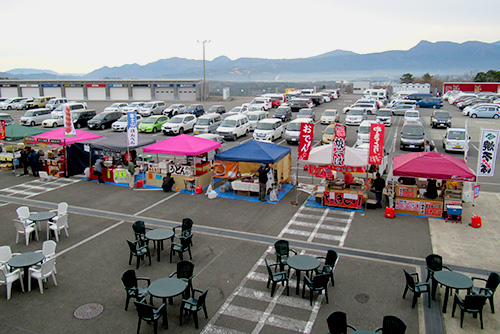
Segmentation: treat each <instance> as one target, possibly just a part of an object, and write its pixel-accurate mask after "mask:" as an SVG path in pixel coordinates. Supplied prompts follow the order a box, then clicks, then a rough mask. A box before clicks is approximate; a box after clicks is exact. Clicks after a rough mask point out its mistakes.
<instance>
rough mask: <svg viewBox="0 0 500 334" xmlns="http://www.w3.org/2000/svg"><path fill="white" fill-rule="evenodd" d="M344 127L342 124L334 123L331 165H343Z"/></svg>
mask: <svg viewBox="0 0 500 334" xmlns="http://www.w3.org/2000/svg"><path fill="white" fill-rule="evenodd" d="M345 137H346V127H345V125H342V124H335V133H334V136H333V166H334V167H341V166H344V153H345Z"/></svg>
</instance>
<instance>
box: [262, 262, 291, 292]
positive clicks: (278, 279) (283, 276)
mask: <svg viewBox="0 0 500 334" xmlns="http://www.w3.org/2000/svg"><path fill="white" fill-rule="evenodd" d="M264 262H265V264H266V268H267V274H268V278H267V288H268V289H269V284H270V283H271V282H272V283H273V285H272V287H271V297H272V296H273V295H274V290H276V284H278V283H281V284H282V285H284V284H285V283H286V295H287V296H289V295H290V289H289V287H288V274H287V272H286V271H279V272H273V270H272V269H271V268H272V267H277V266H278V265H280V264H279V263H274V264H269V263H267V260H266V259H264ZM275 271H276V269H275Z"/></svg>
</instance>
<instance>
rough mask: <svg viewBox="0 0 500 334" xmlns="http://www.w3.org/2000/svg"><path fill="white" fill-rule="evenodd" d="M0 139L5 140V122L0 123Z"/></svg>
mask: <svg viewBox="0 0 500 334" xmlns="http://www.w3.org/2000/svg"><path fill="white" fill-rule="evenodd" d="M0 139H5V121H3V120H2V121H0Z"/></svg>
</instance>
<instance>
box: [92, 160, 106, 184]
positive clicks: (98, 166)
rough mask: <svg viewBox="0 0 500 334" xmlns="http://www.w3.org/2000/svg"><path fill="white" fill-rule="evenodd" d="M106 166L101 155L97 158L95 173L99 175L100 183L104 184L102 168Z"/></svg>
mask: <svg viewBox="0 0 500 334" xmlns="http://www.w3.org/2000/svg"><path fill="white" fill-rule="evenodd" d="M103 168H104V161H102V158H101V157H99V158H97V160H96V162H95V166H94V175H97V178H98V179H99V183H100V184H104V179H103V178H102V170H103Z"/></svg>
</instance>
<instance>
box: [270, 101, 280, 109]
mask: <svg viewBox="0 0 500 334" xmlns="http://www.w3.org/2000/svg"><path fill="white" fill-rule="evenodd" d="M279 106H280V101H279V100H278V99H271V108H278V107H279Z"/></svg>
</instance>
